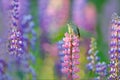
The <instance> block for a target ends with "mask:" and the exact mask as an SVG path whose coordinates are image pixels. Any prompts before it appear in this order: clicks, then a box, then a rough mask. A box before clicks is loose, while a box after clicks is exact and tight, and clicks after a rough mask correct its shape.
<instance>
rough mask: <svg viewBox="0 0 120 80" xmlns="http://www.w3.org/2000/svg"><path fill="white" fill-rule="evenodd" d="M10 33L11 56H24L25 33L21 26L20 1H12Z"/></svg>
mask: <svg viewBox="0 0 120 80" xmlns="http://www.w3.org/2000/svg"><path fill="white" fill-rule="evenodd" d="M10 4H11V5H10V19H9V20H10V32H9V54H11V55H15V56H22V54H24V50H25V49H24V41H23V40H24V39H23V32H22V29H21V26H20V19H19V17H20V16H19V14H20V13H19V12H20V4H19V0H11V1H10Z"/></svg>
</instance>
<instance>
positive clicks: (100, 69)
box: [95, 62, 107, 80]
mask: <svg viewBox="0 0 120 80" xmlns="http://www.w3.org/2000/svg"><path fill="white" fill-rule="evenodd" d="M95 69H96V70H95V73H96V74H98V75H99V76H98V77H97V78H99V79H97V78H95V79H97V80H102V79H104V78H105V76H106V75H107V64H106V63H105V62H102V63H101V62H98V63H97V64H96V66H95Z"/></svg>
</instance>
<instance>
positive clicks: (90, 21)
mask: <svg viewBox="0 0 120 80" xmlns="http://www.w3.org/2000/svg"><path fill="white" fill-rule="evenodd" d="M72 20H73V22H74V24H76V25H77V26H78V27H80V28H81V29H84V30H86V31H90V32H95V26H96V9H95V6H94V4H89V3H87V0H73V9H72ZM84 21H85V22H84Z"/></svg>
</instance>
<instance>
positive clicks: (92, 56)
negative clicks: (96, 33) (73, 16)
mask: <svg viewBox="0 0 120 80" xmlns="http://www.w3.org/2000/svg"><path fill="white" fill-rule="evenodd" d="M97 54H98V50H97V43H96V40H95V38H91V44H90V49H89V51H88V56H87V60H88V61H89V63H88V64H87V68H88V70H90V71H92V72H94V73H95V74H97V75H98V76H97V77H95V78H94V80H103V79H105V76H106V75H107V64H106V63H105V62H100V61H99V60H100V59H99V57H98V56H97Z"/></svg>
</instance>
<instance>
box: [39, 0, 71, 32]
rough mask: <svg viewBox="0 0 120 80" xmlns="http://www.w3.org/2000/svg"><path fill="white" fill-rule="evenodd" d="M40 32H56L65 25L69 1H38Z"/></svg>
mask: <svg viewBox="0 0 120 80" xmlns="http://www.w3.org/2000/svg"><path fill="white" fill-rule="evenodd" d="M39 11H40V12H39V19H40V27H41V30H43V31H45V32H47V33H48V32H49V33H51V32H52V33H53V32H56V31H57V30H58V27H61V26H63V25H64V24H65V22H66V20H67V18H68V12H69V0H57V1H56V0H39Z"/></svg>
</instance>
